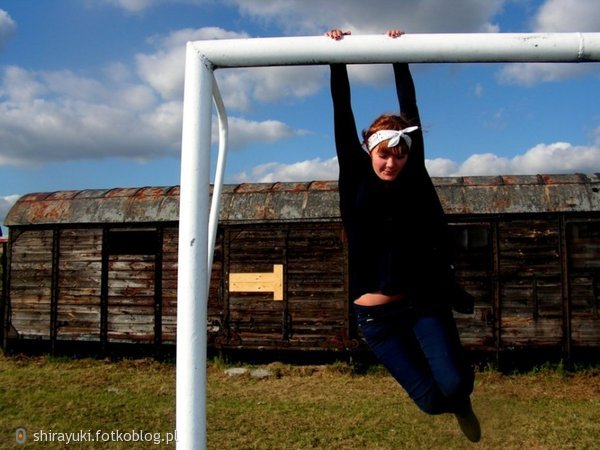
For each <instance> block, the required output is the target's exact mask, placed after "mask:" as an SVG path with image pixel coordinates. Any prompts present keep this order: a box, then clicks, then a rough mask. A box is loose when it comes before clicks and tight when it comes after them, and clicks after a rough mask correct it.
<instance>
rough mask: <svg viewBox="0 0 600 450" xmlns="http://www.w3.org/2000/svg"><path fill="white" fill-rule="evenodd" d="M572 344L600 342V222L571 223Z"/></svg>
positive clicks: (596, 344)
mask: <svg viewBox="0 0 600 450" xmlns="http://www.w3.org/2000/svg"><path fill="white" fill-rule="evenodd" d="M567 254H568V258H567V259H568V273H569V276H568V285H569V299H570V320H571V322H570V324H569V329H570V338H571V344H572V345H573V346H574V347H577V348H580V349H588V350H589V349H595V348H598V347H599V346H600V222H598V221H578V222H571V223H568V224H567Z"/></svg>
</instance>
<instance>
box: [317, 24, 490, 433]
mask: <svg viewBox="0 0 600 450" xmlns="http://www.w3.org/2000/svg"><path fill="white" fill-rule="evenodd" d="M345 34H350V33H349V32H342V31H340V30H331V31H329V32H327V33H326V35H327V36H329V37H330V38H332V39H335V40H340V39H342V38H343V36H344V35H345ZM401 34H403V33H402V32H399V31H396V30H392V31H389V32H388V36H390V38H397V37H399V36H400V35H401ZM393 68H394V76H395V81H396V91H397V94H398V100H399V103H400V110H401V113H400V115H393V114H384V115H382V116H380V117H379V118H377V119H376V120H375V121H374V122H373V124H372V125H371V126H370V127H369V128H368V129H367V130H365V131H363V135H362V137H363V139H362V141H361V140H359V138H358V135H357V132H356V123H355V120H354V114H353V112H352V107H351V96H350V83H349V81H348V73H347V69H346V66H345V65H343V64H333V65H331V94H332V98H333V107H334V129H335V142H336V151H337V156H338V163H339V167H340V174H339V192H340V211H341V215H342V221H343V223H344V228H345V230H346V234H347V236H348V251H349V283H350V296H351V300H352V302H353V305H352V306H353V309H354V311H355V315H356V319H357V324H358V326H359V329H360V331H361V332H362V334H363V336H364V337H365V339H366V341H367V344H368V345H369V347H370V348H371V350H372V351H373V353H374V354H375V356H376V357H377V358H378V360H379V361H380V362H381V363H382V364H383V365H384V366H385V367H386V368H387V369H388V370H389V372H390V373H391V374H392V376H393V377H394V378H395V379H396V380H397V381H398V383H400V385H401V386H402V387H403V388H404V389H405V390H406V391H407V392H408V394H409V395H410V397H411V398H412V399H413V401H414V402H415V403H416V404H417V405H418V406H419V408H420V409H421V410H423V411H424V412H426V413H428V414H442V413H453V414H455V415H456V417H457V419H458V423H459V425H460V428H461V430H462V431H463V433H464V434H465V435H466V437H467V438H468V439H469V440H471V441H472V442H477V441H479V439H480V437H481V431H480V426H479V422H478V420H477V417H476V416H475V414H474V413H473V410H472V408H471V401H470V394H471V392H472V390H473V380H474V374H473V371H472V369H471V368H470V366H469V364H468V363H467V361H466V359H465V355H464V351H463V348H462V346H461V343H460V339H459V336H458V332H457V329H456V324H455V322H454V318H453V316H452V312H451V303H452V300H450V298H449V297H454V296H455V294H456V291H457V287H456V284H455V282H454V277H453V266H452V265H451V251H450V249H451V239H450V236H449V234H448V226H447V222H446V219H445V216H444V212H443V210H442V207H441V204H440V201H439V199H438V196H437V193H436V191H435V188H434V186H433V183H432V182H431V178H430V177H429V175H428V173H427V170H426V169H425V154H424V145H423V133H422V128H421V122H420V118H419V112H418V109H417V103H416V96H415V88H414V84H413V80H412V77H411V74H410V71H409V68H408V64H405V63H396V64H393Z"/></svg>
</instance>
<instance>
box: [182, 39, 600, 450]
mask: <svg viewBox="0 0 600 450" xmlns="http://www.w3.org/2000/svg"><path fill="white" fill-rule="evenodd" d="M598 61H600V33H537V34H529V33H506V34H504V33H503V34H491V33H489V34H488V33H471V34H407V35H404V36H402V37H401V38H397V39H391V38H389V37H387V36H384V35H369V36H346V37H344V39H343V40H341V41H333V40H332V39H328V38H325V37H323V36H307V37H283V38H255V39H233V40H214V41H195V42H189V43H188V44H187V53H186V68H185V92H184V102H183V128H182V131H183V133H182V142H181V194H180V208H179V255H178V280H177V375H176V390H177V393H176V432H177V448H178V449H186V450H187V449H204V448H206V347H207V329H206V323H207V303H208V288H209V280H210V269H211V267H209V263H208V261H209V255H211V254H212V252H213V250H214V237H212V236H211V237H210V238H209V223H208V222H209V188H210V180H209V178H210V170H209V168H210V149H211V119H212V118H211V116H212V103H211V102H212V97H213V89H214V87H215V86H214V76H213V71H214V70H215V69H219V68H228V67H260V66H286V65H320V64H330V63H346V64H377V63H391V62H409V63H451V62H458V63H467V62H484V63H485V62H598ZM219 151H220V152H221V148H220V149H219ZM218 182H219V183H221V182H222V181H221V180H219V181H218ZM219 187H220V186H219ZM217 204H218V203H217ZM217 217H218V214H212V215H211V220H216V218H217ZM211 227H212V229H216V223H213V224H212V225H211Z"/></svg>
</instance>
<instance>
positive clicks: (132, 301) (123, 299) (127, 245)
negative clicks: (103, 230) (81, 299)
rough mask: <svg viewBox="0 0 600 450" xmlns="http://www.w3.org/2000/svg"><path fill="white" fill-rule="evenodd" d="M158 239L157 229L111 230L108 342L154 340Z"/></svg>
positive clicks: (108, 247) (152, 341)
mask: <svg viewBox="0 0 600 450" xmlns="http://www.w3.org/2000/svg"><path fill="white" fill-rule="evenodd" d="M158 242H159V239H158V237H157V231H156V230H154V229H152V230H148V229H143V230H131V229H125V230H123V229H121V230H119V229H112V230H110V231H108V245H107V252H108V255H107V257H106V258H107V261H106V264H107V270H106V276H107V281H106V286H107V287H106V289H107V292H106V298H107V301H106V308H107V311H106V323H105V325H104V326H105V327H106V330H105V334H106V340H107V342H109V343H122V342H126V343H145V344H154V343H155V326H156V325H158V324H156V321H155V305H160V298H158V299H157V298H156V296H157V295H160V289H157V286H156V280H157V279H159V278H158V277H157V276H156V267H157V261H156V258H157V248H158ZM159 266H160V264H159ZM158 329H159V330H160V328H158Z"/></svg>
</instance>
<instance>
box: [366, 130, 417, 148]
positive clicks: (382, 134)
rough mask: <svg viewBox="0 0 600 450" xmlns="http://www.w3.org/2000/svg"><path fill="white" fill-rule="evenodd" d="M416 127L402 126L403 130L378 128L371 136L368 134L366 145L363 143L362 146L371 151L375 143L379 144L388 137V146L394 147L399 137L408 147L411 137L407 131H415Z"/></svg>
mask: <svg viewBox="0 0 600 450" xmlns="http://www.w3.org/2000/svg"><path fill="white" fill-rule="evenodd" d="M418 129H419V127H408V128H404V129H403V130H380V131H378V132H376V133H373V134H372V135H371V136H369V139H367V145H366V146H365V145H364V144H363V148H364V149H365V150H366V151H367V152H371V150H373V149H374V148H375V147H377V145H379V144H380V143H381V142H383V141H386V140H388V139H389V141H388V143H387V146H388V148H391V147H395V146H397V145H398V144H399V143H400V138H402V139H403V140H404V142H406V145H407V146H408V148H410V146H411V144H412V139H411V138H410V136H409V135H408V134H407V133H410V132H411V131H415V130H418Z"/></svg>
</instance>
